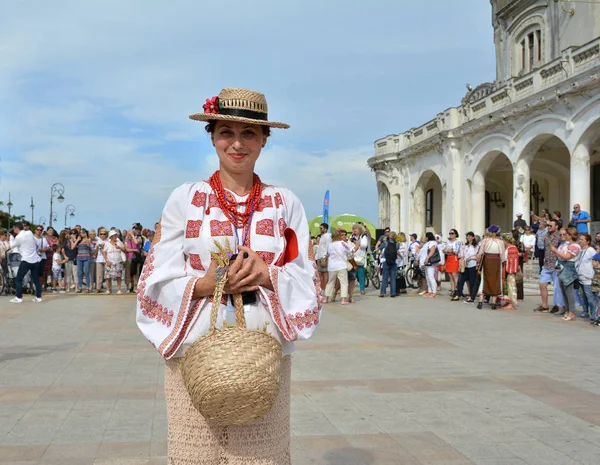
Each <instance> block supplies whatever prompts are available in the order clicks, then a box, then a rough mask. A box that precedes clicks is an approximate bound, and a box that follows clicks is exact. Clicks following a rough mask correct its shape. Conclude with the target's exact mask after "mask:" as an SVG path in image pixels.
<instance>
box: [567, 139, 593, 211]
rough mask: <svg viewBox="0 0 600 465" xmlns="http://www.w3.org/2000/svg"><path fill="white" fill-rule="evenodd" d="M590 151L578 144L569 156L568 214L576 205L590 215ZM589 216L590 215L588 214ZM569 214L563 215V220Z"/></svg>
mask: <svg viewBox="0 0 600 465" xmlns="http://www.w3.org/2000/svg"><path fill="white" fill-rule="evenodd" d="M590 180H591V175H590V150H589V148H588V147H587V146H586V145H585V144H578V145H577V146H576V147H575V150H574V151H573V155H571V183H570V184H571V196H570V198H571V203H570V204H569V212H570V211H571V208H572V207H573V205H575V204H576V203H578V204H579V205H580V206H581V209H582V210H583V211H586V212H588V213H590V207H591V202H590ZM590 215H591V213H590ZM570 216H571V214H570V213H569V214H568V215H563V217H564V218H565V220H566V219H567V218H570Z"/></svg>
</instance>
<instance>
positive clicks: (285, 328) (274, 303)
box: [268, 267, 298, 341]
mask: <svg viewBox="0 0 600 465" xmlns="http://www.w3.org/2000/svg"><path fill="white" fill-rule="evenodd" d="M269 275H270V277H271V284H273V289H274V290H275V292H269V293H268V297H269V305H270V306H271V315H272V316H273V320H274V321H275V324H276V325H277V327H278V328H279V330H280V331H281V334H282V335H283V337H284V338H285V339H286V341H295V340H296V339H298V333H297V332H296V330H295V329H294V327H293V326H290V324H289V322H288V321H287V318H286V315H285V313H284V311H283V308H282V307H281V302H280V301H279V294H278V291H277V290H278V289H279V287H278V285H279V270H278V269H277V268H275V267H269Z"/></svg>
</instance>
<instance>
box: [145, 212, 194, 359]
mask: <svg viewBox="0 0 600 465" xmlns="http://www.w3.org/2000/svg"><path fill="white" fill-rule="evenodd" d="M161 222H162V218H161ZM161 230H162V227H161V224H159V225H158V227H157V229H156V234H155V236H154V242H153V243H152V247H151V248H150V252H149V253H148V258H146V263H145V264H144V268H143V269H142V273H141V275H140V281H139V284H138V295H137V300H138V302H139V303H140V305H142V308H146V313H149V312H148V306H150V308H151V309H152V311H151V313H150V314H152V315H154V314H156V316H157V317H160V322H161V324H165V325H167V327H169V328H170V327H171V326H172V325H173V317H174V316H175V312H174V311H173V310H168V309H166V308H165V307H164V306H162V305H160V304H159V303H158V302H157V301H155V300H152V299H151V298H150V297H149V296H147V295H146V287H147V280H148V278H149V277H150V276H151V275H152V273H153V272H154V261H155V256H154V248H155V247H156V246H157V245H158V243H159V242H160V239H161ZM198 279H199V278H192V279H190V280H189V281H188V283H187V285H186V287H185V291H184V293H183V298H182V299H181V305H180V307H179V312H178V313H177V319H176V321H175V327H174V328H173V330H172V331H171V333H170V334H169V335H168V336H167V337H166V338H165V340H164V341H163V342H162V343H161V344H160V346H159V347H158V351H159V353H160V354H161V355H162V356H163V357H164V358H165V359H169V358H170V357H171V356H173V354H174V353H175V352H176V351H177V350H178V349H179V346H180V345H181V343H182V342H183V337H184V335H185V333H186V332H187V331H186V330H187V327H188V326H189V324H190V323H191V321H192V320H193V318H194V316H195V315H196V313H197V311H198V309H199V308H200V305H201V304H203V303H204V302H205V301H206V298H203V299H198V300H197V301H196V303H195V304H194V305H193V307H192V308H191V309H190V310H189V311H188V309H189V307H190V303H191V301H192V294H193V293H194V286H195V285H196V281H197V280H198ZM156 308H160V313H159V312H157V311H156ZM165 312H166V314H165ZM146 316H149V315H146ZM150 318H154V316H150ZM156 320H157V321H159V319H158V318H156ZM174 338H175V345H174V346H173V347H172V348H171V350H170V351H169V352H167V353H165V349H166V348H167V347H169V344H170V343H171V341H172V340H173V339H174ZM152 345H154V346H155V347H156V345H155V344H152ZM173 348H174V350H173Z"/></svg>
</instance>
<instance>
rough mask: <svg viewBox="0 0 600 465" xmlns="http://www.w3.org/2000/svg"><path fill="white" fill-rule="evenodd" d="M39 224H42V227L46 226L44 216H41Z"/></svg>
mask: <svg viewBox="0 0 600 465" xmlns="http://www.w3.org/2000/svg"><path fill="white" fill-rule="evenodd" d="M38 224H41V225H42V226H46V218H45V217H43V216H40V219H39V220H38Z"/></svg>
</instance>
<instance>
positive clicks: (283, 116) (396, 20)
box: [0, 0, 494, 225]
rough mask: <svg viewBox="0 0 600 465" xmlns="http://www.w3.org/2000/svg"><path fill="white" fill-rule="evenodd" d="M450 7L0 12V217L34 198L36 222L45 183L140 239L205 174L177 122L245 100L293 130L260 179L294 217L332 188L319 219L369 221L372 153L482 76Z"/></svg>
mask: <svg viewBox="0 0 600 465" xmlns="http://www.w3.org/2000/svg"><path fill="white" fill-rule="evenodd" d="M460 3H461V6H460V8H459V7H457V6H456V2H447V1H446V0H430V1H428V2H412V3H410V4H408V3H406V2H392V1H386V0H374V1H372V2H358V1H341V0H331V1H329V2H323V1H320V0H303V1H302V2H300V1H298V2H280V1H276V0H261V2H243V1H241V0H222V1H219V2H198V1H193V0H174V1H172V2H158V1H154V2H153V1H147V0H129V1H127V2H123V1H121V0H103V1H99V0H95V1H94V0H89V1H86V2H82V1H79V0H61V1H58V2H56V1H55V2H48V1H46V0H31V1H28V2H3V4H2V14H1V15H0V150H1V151H2V152H1V153H2V160H1V161H0V199H2V200H4V201H6V197H7V194H8V192H11V193H12V194H13V203H15V210H17V208H18V209H19V210H20V211H22V212H23V213H25V212H26V211H28V208H27V206H28V205H29V201H30V197H31V196H32V195H33V196H34V198H35V199H36V200H35V202H36V204H38V205H39V211H40V212H43V213H42V214H43V216H46V217H47V216H48V207H47V206H45V205H46V204H48V196H49V193H48V190H49V187H50V185H51V184H52V183H53V182H57V181H60V182H63V183H64V184H65V187H67V201H68V202H69V203H73V204H75V205H76V206H77V207H78V211H77V215H78V216H77V219H78V220H79V219H80V220H81V221H82V222H84V221H85V222H89V223H91V224H93V225H94V224H95V223H98V222H102V223H107V224H110V223H112V222H113V221H121V222H123V221H125V222H126V223H125V224H128V223H130V222H131V221H133V220H134V219H140V220H142V221H145V222H153V221H154V219H155V217H156V216H157V211H158V210H160V208H161V206H162V204H163V203H164V200H165V198H166V196H167V195H168V193H169V192H170V190H171V189H172V188H173V187H174V186H176V185H178V184H179V183H181V182H184V181H187V180H193V179H203V178H206V177H207V176H208V175H209V174H210V172H212V170H213V169H214V168H215V164H216V159H215V157H214V156H213V157H210V156H209V157H205V156H202V154H206V153H208V150H209V148H211V147H210V144H209V143H208V141H207V138H206V137H205V134H204V132H203V129H202V125H198V124H197V123H193V122H190V121H189V120H188V119H187V115H188V114H189V113H193V112H197V111H201V105H202V103H203V102H204V99H205V98H207V97H210V96H212V95H214V94H216V93H217V92H218V91H219V89H220V88H221V87H225V86H242V87H248V88H255V89H259V90H264V91H265V93H266V94H267V97H268V99H269V106H270V109H271V117H272V118H275V119H278V120H282V121H286V122H289V123H290V124H291V125H292V129H290V130H289V131H282V132H279V133H277V134H276V135H275V136H274V137H273V139H272V142H270V145H269V146H267V149H266V150H265V151H264V152H263V154H262V157H261V159H260V160H259V164H258V167H257V170H258V172H259V174H261V176H262V177H263V179H264V180H265V181H268V182H272V183H276V184H281V185H285V186H288V187H290V188H291V189H292V190H294V191H295V192H296V193H297V194H298V195H299V196H300V198H301V199H302V200H303V201H304V203H305V207H306V209H307V211H308V214H309V215H313V214H318V213H320V208H321V203H322V197H323V193H324V191H325V190H326V189H327V188H329V189H331V190H332V202H331V204H332V209H333V213H342V212H347V211H355V212H356V213H359V214H361V215H362V216H365V217H367V218H369V219H371V220H373V221H375V220H376V218H375V217H376V214H377V198H376V187H375V180H374V177H373V175H372V173H371V172H370V171H369V169H368V167H367V166H366V160H367V159H368V158H369V157H370V156H371V155H372V145H371V143H372V141H373V140H374V139H376V138H378V137H382V136H384V135H385V134H388V133H394V132H395V133H397V132H400V131H402V130H404V129H407V128H409V127H411V126H414V125H418V124H421V123H423V122H424V121H426V120H427V119H429V118H431V117H433V116H434V115H435V114H436V113H437V112H438V111H440V110H442V109H443V108H444V107H446V106H448V105H450V104H456V103H458V102H459V101H460V98H461V97H462V94H463V93H464V92H463V91H464V84H462V83H463V82H467V81H469V82H472V83H475V82H476V81H477V80H478V79H480V77H481V80H488V79H489V78H488V77H487V76H488V75H493V62H494V58H493V44H492V42H491V34H492V30H491V27H490V25H489V21H488V18H489V17H490V7H489V5H486V4H483V3H484V2H481V1H480V0H465V1H464V2H460ZM232 12H235V13H234V14H232ZM461 60H462V62H463V63H468V64H469V66H471V67H473V70H474V71H472V72H473V73H475V74H476V76H472V75H470V76H462V75H461V74H460V73H461V69H460V66H456V63H457V62H461ZM486 60H487V61H486ZM473 63H477V66H479V68H478V69H475V68H474V66H475V65H472V64H473ZM486 66H489V68H487V69H486ZM440 68H441V69H443V70H444V79H440V78H439V70H440ZM455 81H458V82H460V85H456V82H455ZM438 105H439V107H438ZM353 147H354V148H353ZM190 178H192V179H190ZM37 199H40V200H37ZM61 208H63V210H64V206H62V207H61ZM42 214H37V213H36V217H39V216H41V215H42ZM59 216H60V215H59Z"/></svg>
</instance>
